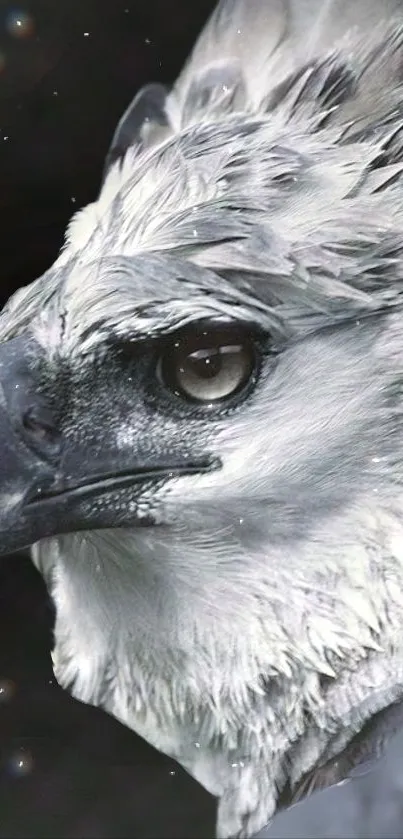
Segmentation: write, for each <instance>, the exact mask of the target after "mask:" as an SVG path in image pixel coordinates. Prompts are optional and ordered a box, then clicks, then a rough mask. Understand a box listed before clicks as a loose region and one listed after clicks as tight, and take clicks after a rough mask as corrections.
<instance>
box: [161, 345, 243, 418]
mask: <svg viewBox="0 0 403 839" xmlns="http://www.w3.org/2000/svg"><path fill="white" fill-rule="evenodd" d="M234 338H235V339H236V340H234ZM255 365H256V357H255V352H254V344H253V342H252V340H251V339H250V338H249V337H248V336H247V335H240V334H235V335H234V330H231V331H230V330H227V333H214V332H213V333H209V332H205V331H203V333H202V334H200V332H199V333H198V334H197V335H194V336H191V337H189V336H187V337H186V338H185V339H183V340H182V341H175V343H174V344H173V345H172V347H171V349H168V351H167V352H166V353H165V354H164V356H163V357H162V358H161V359H160V366H159V370H160V378H161V379H162V381H163V384H164V385H165V386H166V387H168V388H169V389H170V390H171V391H172V392H173V393H175V395H177V396H180V397H182V398H185V399H187V400H188V401H191V402H198V403H205V404H211V403H214V402H223V401H225V400H228V399H229V398H231V397H232V396H234V395H235V394H236V393H238V392H239V391H241V390H243V389H244V388H245V386H246V385H247V384H248V382H249V381H250V380H251V378H252V375H253V372H254V369H255Z"/></svg>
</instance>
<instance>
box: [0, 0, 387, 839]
mask: <svg viewBox="0 0 403 839" xmlns="http://www.w3.org/2000/svg"><path fill="white" fill-rule="evenodd" d="M402 68H403V3H402V2H399V1H398V0H384V2H378V0H333V1H332V2H331V1H330V0H327V1H326V2H322V0H222V2H220V3H219V4H218V7H217V10H216V12H215V13H214V14H213V16H212V18H211V20H210V22H209V23H208V24H207V27H206V29H205V31H204V33H202V35H201V38H200V40H199V42H198V44H197V45H196V47H195V50H194V52H193V55H192V56H191V58H190V59H189V62H188V63H187V65H186V67H185V69H184V71H183V73H182V75H181V76H180V78H179V80H178V81H177V83H176V84H175V85H174V87H173V89H172V91H171V92H170V93H169V94H165V93H163V94H161V96H160V95H159V94H158V97H157V100H158V101H157V103H156V101H155V98H154V99H153V96H154V93H155V90H154V89H153V91H154V92H153V91H151V94H152V95H151V98H150V90H148V91H146V92H145V93H143V94H139V96H138V97H137V98H136V100H135V101H134V103H133V105H132V106H131V107H130V108H129V109H128V111H127V112H126V114H125V115H124V117H123V119H122V121H121V123H120V124H119V126H118V129H117V133H116V135H115V138H114V140H113V142H112V147H111V154H110V156H109V158H108V162H107V166H106V171H105V179H104V182H103V185H102V189H101V192H100V195H99V197H98V199H97V200H96V201H94V202H93V203H92V204H91V205H89V206H88V207H86V208H84V209H83V210H81V211H79V213H78V214H77V215H76V216H75V217H74V218H73V219H72V221H71V223H70V225H69V228H68V231H67V235H66V242H65V246H64V248H63V250H62V253H61V254H60V257H59V258H58V260H57V262H56V263H55V265H54V266H52V268H51V269H50V270H49V271H48V272H47V273H46V274H45V275H44V277H41V278H39V279H38V280H37V281H36V282H35V283H33V284H32V285H31V286H29V287H27V288H26V289H22V290H20V291H19V292H18V293H17V295H15V296H14V298H12V299H11V301H10V302H9V303H8V305H7V307H6V308H5V310H4V312H3V314H2V316H1V320H0V337H1V340H7V339H8V338H10V337H12V336H14V335H17V334H19V333H21V332H23V331H26V330H29V331H31V332H32V333H33V334H34V336H35V337H36V338H37V340H38V341H39V343H40V345H41V348H42V350H44V351H45V355H46V358H47V360H48V363H49V365H50V367H51V370H52V372H53V374H54V377H55V378H56V379H57V374H58V370H59V367H58V364H59V362H60V360H62V361H63V362H64V363H65V364H67V366H68V369H69V371H70V373H71V371H73V373H71V375H73V378H74V376H75V378H74V383H75V386H74V387H73V388H72V404H73V407H70V410H71V412H72V414H71V417H70V416H69V420H70V427H71V428H73V432H74V433H76V434H77V436H78V437H79V435H80V434H81V435H83V434H84V431H83V423H84V420H83V416H84V417H87V414H86V411H87V403H88V402H91V399H92V398H94V399H95V397H93V392H97V393H98V391H97V388H99V394H98V402H97V403H96V405H95V407H96V412H97V414H98V413H101V412H102V410H106V409H105V405H107V411H108V412H109V413H108V414H107V416H108V419H109V420H110V418H111V416H112V417H113V416H114V415H113V410H114V408H115V403H114V401H113V399H112V398H111V390H110V389H109V390H108V388H107V387H106V385H105V388H104V390H102V387H103V385H102V381H101V380H102V377H104V378H105V381H106V382H107V384H108V386H109V388H112V387H113V386H114V379H112V375H111V373H110V368H109V366H108V365H109V363H110V357H111V354H112V351H111V350H110V346H111V344H112V343H113V339H116V338H119V339H124V338H126V339H128V340H129V341H132V342H134V343H135V342H141V341H145V340H152V339H154V338H155V337H156V336H166V335H167V333H171V332H173V331H175V330H176V329H178V328H179V327H182V326H185V325H186V326H191V325H192V324H195V323H197V324H198V323H199V321H200V320H201V319H203V318H209V317H217V318H222V319H225V318H230V319H233V320H237V319H239V320H242V321H244V322H246V323H247V324H249V325H250V324H252V323H253V324H257V325H258V326H259V327H260V328H261V329H262V330H263V331H264V332H265V334H267V335H270V336H271V339H272V341H273V347H274V349H275V350H276V351H278V360H277V361H276V364H274V363H272V359H271V358H270V360H269V361H267V363H265V365H263V366H264V370H263V373H262V374H261V378H260V379H259V386H258V387H257V389H256V392H255V393H254V395H253V397H251V398H250V400H249V401H248V400H246V401H245V408H244V413H242V411H239V412H238V413H237V412H236V411H234V412H232V413H229V414H228V416H227V417H226V418H225V420H224V419H223V420H222V421H221V424H220V422H218V421H217V422H214V421H213V420H211V421H209V422H207V420H206V421H205V422H204V423H200V424H199V425H197V423H196V422H195V421H194V419H193V417H192V418H191V420H189V423H188V425H187V426H186V428H185V426H184V425H182V426H180V427H179V430H178V427H177V425H176V424H175V423H176V420H175V418H173V417H172V416H170V415H169V416H168V417H167V416H166V414H167V413H168V412H167V411H166V412H165V413H164V412H163V411H161V412H160V414H158V412H156V416H154V415H152V416H151V417H150V415H147V423H148V425H147V426H146V428H147V440H146V442H147V445H148V446H149V447H152V445H155V441H156V439H157V438H158V439H159V438H160V437H162V436H163V433H164V434H165V433H166V434H167V435H168V437H167V439H168V441H171V442H172V440H171V437H169V433H170V434H171V435H174V436H175V438H177V437H178V436H179V437H180V434H183V435H184V436H186V439H187V435H189V434H193V437H194V439H197V443H198V445H201V444H202V443H203V442H205V441H207V442H206V446H207V443H208V446H209V451H211V452H212V453H213V454H214V455H216V456H217V457H220V458H221V459H222V462H223V467H222V470H221V471H220V472H218V473H214V474H212V475H205V476H203V477H201V476H196V477H193V478H187V479H186V483H182V482H181V481H180V480H177V481H176V482H173V483H172V485H171V486H170V488H169V490H167V491H165V490H160V488H155V493H154V498H152V499H151V500H150V497H149V496H150V495H151V493H149V496H147V498H146V499H145V501H144V504H145V505H147V504H149V503H151V501H154V502H155V503H157V502H158V505H159V506H158V510H161V509H162V510H163V513H164V514H165V515H166V516H167V522H168V523H166V522H165V520H164V522H162V524H161V527H159V528H155V529H152V530H151V533H150V532H149V531H148V530H144V531H141V530H135V529H134V528H133V529H126V530H121V531H118V530H117V529H116V530H114V531H105V532H95V533H86V534H84V535H83V534H81V535H78V534H72V535H68V536H63V537H60V538H55V539H51V540H48V541H43V542H41V543H39V544H38V545H37V546H35V548H34V554H33V555H34V561H35V562H36V564H37V565H38V567H39V568H40V570H41V571H42V573H43V574H44V576H45V578H46V579H47V582H48V585H49V588H50V590H51V592H52V595H53V597H54V599H55V602H56V606H57V621H56V630H55V639H56V644H55V651H54V666H55V672H56V675H57V678H58V679H59V681H60V683H61V684H63V685H64V686H69V687H71V688H72V690H73V692H74V694H75V695H76V696H78V697H79V698H80V699H82V700H83V701H88V702H93V703H94V704H99V705H102V706H103V707H105V708H107V710H109V711H110V712H111V713H113V714H114V715H115V716H117V717H118V718H119V719H121V720H122V721H124V722H126V723H127V724H128V725H130V726H132V727H133V728H134V729H136V730H137V731H139V732H140V733H141V734H142V735H143V736H145V737H146V738H147V739H149V740H150V741H151V742H152V743H154V745H156V746H157V747H158V748H160V749H163V750H165V751H167V752H168V753H170V754H173V755H174V756H175V757H177V759H178V760H180V761H181V762H182V764H183V765H184V766H185V767H186V768H188V769H189V771H191V772H192V773H193V774H194V775H195V777H197V778H198V779H199V780H200V781H201V782H202V783H204V784H205V785H206V787H207V788H209V789H210V790H211V791H212V792H213V793H214V794H216V795H217V796H218V797H219V798H220V803H219V817H218V836H219V837H225V839H227V837H235V836H239V837H250V836H252V835H253V833H254V832H255V831H257V830H259V829H260V828H261V827H262V826H263V825H264V823H265V822H266V821H267V820H268V819H269V818H271V817H272V816H273V814H274V813H275V810H276V807H277V806H278V802H279V795H280V793H284V797H285V798H286V796H285V792H286V791H288V793H289V796H288V801H290V800H292V799H293V796H295V797H298V796H299V795H301V794H302V792H303V791H304V790H305V791H306V790H307V789H308V788H312V787H314V786H315V785H317V786H320V784H321V778H322V779H325V778H328V779H329V782H331V780H332V778H335V777H338V774H337V771H336V769H335V764H334V762H333V763H332V764H329V761H334V760H335V759H336V758H337V755H338V754H339V753H341V752H342V751H343V750H344V749H345V748H348V747H349V744H350V742H351V741H352V739H353V737H354V736H355V735H356V733H357V732H358V731H359V730H360V729H361V728H362V727H363V725H365V723H366V722H367V721H368V720H369V719H370V718H371V717H372V716H373V715H374V714H376V713H378V711H380V710H381V709H382V708H383V707H385V706H386V705H387V704H388V703H390V702H392V701H393V702H394V701H395V700H397V699H399V697H401V696H402V693H403V666H402V642H401V620H402V615H403V594H402V592H403V553H402V544H403V531H402V524H401V522H402V514H403V493H402V488H401V485H402V479H401V474H402V472H401V464H402V458H403V454H402V452H403V445H402V441H401V426H402V424H401V381H402V358H403V340H402V337H401V304H402V281H403V239H402V229H403V191H402V190H403V175H402V173H403V144H402V137H403V134H402V126H403V122H402V120H403V98H402V74H403V70H402ZM160 93H161V91H160ZM151 106H152V107H151ZM150 108H151V110H150ZM284 348H286V351H284V352H283V353H282V350H284ZM97 352H99V354H100V357H101V360H102V364H103V366H102V368H101V370H102V376H98V377H94V375H93V378H92V381H91V386H90V387H88V388H87V390H86V391H84V396H85V398H84V397H83V396H82V397H81V401H80V400H79V395H76V394H80V387H81V386H82V382H83V381H87V379H88V377H89V378H91V369H92V368H91V360H92V359H94V358H97ZM88 356H89V357H90V358H89V359H88ZM69 365H70V366H69ZM63 369H64V368H63ZM108 371H109V373H108ZM108 375H109V378H108ZM100 382H101V383H100ZM122 388H123V386H122ZM123 390H124V398H123V399H122V401H123V404H124V406H125V411H122V414H121V415H120V414H119V417H120V419H121V417H122V416H124V419H125V422H124V423H123V420H122V419H121V421H120V423H119V428H118V432H117V433H116V439H117V440H118V441H119V442H118V444H117V445H118V447H119V452H120V453H121V451H123V452H126V451H128V450H129V448H130V445H131V443H130V441H133V440H134V441H135V443H133V445H137V444H138V440H139V439H140V437H141V433H143V431H144V429H143V427H141V429H139V425H138V424H136V422H137V423H139V424H140V419H137V420H136V421H135V420H133V416H137V415H136V412H135V410H134V408H133V407H132V403H131V402H130V399H131V398H133V399H134V396H133V391H134V388H131V389H126V388H125V389H123ZM140 390H141V387H140V385H139V391H140ZM119 393H120V395H121V392H119ZM75 400H76V401H75ZM91 404H93V403H91ZM94 404H95V403H94ZM77 405H78V407H77ZM127 405H129V408H128V407H127ZM136 408H137V410H139V408H138V403H136ZM74 411H75V413H74ZM94 411H95V408H94ZM162 415H163V418H162ZM92 420H93V418H92ZM115 420H116V417H115ZM87 421H88V423H90V420H88V418H87ZM143 425H145V421H144V422H143ZM73 432H72V433H73ZM111 434H112V431H111ZM163 439H164V441H165V439H166V438H165V437H163ZM125 447H126V448H125ZM127 503H128V504H129V502H127ZM163 525H165V526H163ZM321 770H323V771H322V774H321ZM324 782H325V781H324Z"/></svg>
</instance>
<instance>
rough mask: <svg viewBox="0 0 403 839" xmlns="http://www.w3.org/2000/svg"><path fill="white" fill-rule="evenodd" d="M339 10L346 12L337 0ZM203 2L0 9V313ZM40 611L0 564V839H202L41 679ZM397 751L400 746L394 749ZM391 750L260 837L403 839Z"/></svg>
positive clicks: (95, 720) (174, 53)
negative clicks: (372, 768) (126, 111)
mask: <svg viewBox="0 0 403 839" xmlns="http://www.w3.org/2000/svg"><path fill="white" fill-rule="evenodd" d="M352 2H353V0H352ZM213 6H214V0H138V2H134V0H32V2H30V3H28V2H27V3H20V4H14V3H8V2H4V0H0V222H1V223H0V259H1V261H0V266H1V273H0V292H1V304H3V303H4V302H5V300H6V299H7V297H8V296H9V295H10V293H12V292H13V291H14V290H15V289H16V288H18V287H19V286H21V285H24V284H26V283H29V282H31V280H33V279H34V278H35V277H37V276H38V275H39V274H41V273H42V272H43V271H45V270H46V268H48V267H49V266H50V264H51V263H52V262H53V260H54V259H55V258H56V256H57V253H58V251H59V248H60V246H61V244H62V241H63V233H64V229H65V227H66V224H67V222H68V220H69V219H70V217H71V215H72V214H73V212H74V211H75V210H77V209H78V208H79V207H81V206H83V205H84V204H86V203H88V202H89V201H91V200H93V199H94V198H95V197H96V194H97V190H98V187H99V182H100V174H101V171H102V166H103V161H104V157H105V154H106V151H107V148H108V145H109V141H110V139H111V137H112V134H113V131H114V128H115V126H116V124H117V122H118V120H119V118H120V116H121V114H122V113H123V111H124V109H125V108H126V106H127V105H128V103H129V102H130V100H131V99H132V97H133V96H134V94H135V93H136V91H137V90H138V89H139V88H140V87H141V86H142V85H143V84H144V83H146V82H149V81H162V82H165V83H169V82H171V81H173V80H174V78H175V76H176V75H177V73H178V71H179V70H180V67H181V65H182V63H183V61H184V59H185V57H186V55H187V53H188V51H189V49H190V47H191V45H192V43H193V41H194V39H195V37H196V35H197V33H198V31H199V29H200V28H201V26H202V24H203V22H204V21H205V19H206V18H207V16H208V14H209V13H210V11H211V10H212V8H213ZM52 622H53V613H52V608H51V604H50V603H49V601H48V598H47V595H46V591H45V588H44V585H43V583H42V580H41V579H40V577H39V575H38V574H37V573H36V571H35V569H34V568H33V566H31V564H30V562H29V559H28V557H26V556H23V555H19V556H15V557H12V558H8V557H7V558H1V559H0V839H2V837H4V839H6V837H27V839H28V837H29V839H30V838H31V837H63V838H64V837H66V839H67V837H71V838H72V839H73V837H74V839H75V838H76V837H77V839H89V838H90V837H94V839H113V837H116V839H117V837H121V839H123V837H131V839H154V837H155V839H157V837H163V838H164V839H170V837H172V839H181V837H201V839H209V837H212V836H213V833H214V817H215V804H214V800H213V799H212V798H211V797H210V796H209V795H208V794H207V793H206V792H204V791H203V790H202V789H201V788H200V787H199V786H198V785H197V784H196V783H195V782H194V781H193V780H192V779H191V778H190V777H189V776H187V775H186V773H185V772H184V771H182V770H181V769H180V768H179V767H178V766H177V765H176V764H174V763H173V762H172V761H170V760H168V759H167V758H165V757H164V756H162V755H160V754H158V753H157V752H155V751H154V750H153V749H151V748H150V747H149V746H147V744H145V743H144V742H143V741H142V740H140V739H139V738H137V737H135V736H134V735H133V734H132V733H131V732H129V731H128V730H126V729H125V728H123V727H122V726H120V725H119V724H118V723H117V722H115V721H114V720H112V719H110V718H109V717H108V716H107V715H106V714H104V713H103V712H102V711H98V710H96V709H93V708H88V707H85V706H84V705H81V704H80V703H78V702H75V701H74V700H72V699H71V698H70V697H69V696H68V695H67V694H65V693H64V692H63V691H62V690H61V689H60V688H59V687H58V686H57V685H56V684H55V681H54V679H53V674H52V670H51V663H50V655H49V651H50V648H51V632H52ZM402 742H403V741H402ZM402 742H397V743H396V744H394V746H393V748H392V749H391V750H390V752H389V754H388V756H387V758H386V759H385V761H383V762H382V763H381V764H379V766H378V767H377V768H376V769H375V771H374V772H372V773H371V774H370V775H368V776H366V777H365V778H362V779H359V780H357V781H355V782H353V783H350V784H348V785H346V786H344V787H341V788H337V789H335V790H330V791H328V792H326V793H323V794H321V795H319V796H316V797H315V798H313V799H312V800H311V801H309V802H307V803H305V804H303V805H301V806H299V807H297V808H294V809H292V810H291V811H289V812H288V813H286V814H284V815H281V816H280V817H279V818H278V819H276V821H275V823H274V824H273V825H272V826H271V828H270V830H269V831H267V832H266V833H265V835H266V836H267V837H271V839H274V837H278V839H280V837H284V839H285V837H312V839H313V837H320V836H322V837H324V836H327V837H346V839H347V837H351V838H352V837H356V839H358V837H374V839H375V837H379V836H383V837H385V839H386V837H391V839H392V837H396V839H397V838H398V837H403V807H402V804H401V802H402V799H403V770H402V765H403V761H402V760H401V758H400V754H401V750H402Z"/></svg>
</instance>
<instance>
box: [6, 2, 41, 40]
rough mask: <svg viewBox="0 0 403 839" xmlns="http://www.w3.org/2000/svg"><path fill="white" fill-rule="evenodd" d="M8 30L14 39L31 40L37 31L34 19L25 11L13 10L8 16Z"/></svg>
mask: <svg viewBox="0 0 403 839" xmlns="http://www.w3.org/2000/svg"><path fill="white" fill-rule="evenodd" d="M6 29H7V32H8V34H9V35H12V36H13V38H21V39H23V38H30V37H31V36H32V35H33V34H34V30H35V25H34V20H33V17H32V15H30V14H29V13H28V12H24V10H23V9H12V10H11V11H10V12H9V13H8V15H7V16H6Z"/></svg>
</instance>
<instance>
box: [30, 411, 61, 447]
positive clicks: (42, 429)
mask: <svg viewBox="0 0 403 839" xmlns="http://www.w3.org/2000/svg"><path fill="white" fill-rule="evenodd" d="M22 426H23V428H24V431H26V432H28V434H29V436H30V438H31V439H32V438H33V439H34V440H35V441H37V442H38V443H45V444H54V443H55V442H56V440H57V437H58V433H57V429H56V428H55V427H54V425H53V424H52V422H51V421H50V419H48V418H47V417H46V416H42V415H40V414H39V413H38V412H37V410H36V409H35V408H33V407H32V408H28V409H27V410H26V411H25V413H24V414H23V417H22Z"/></svg>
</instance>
